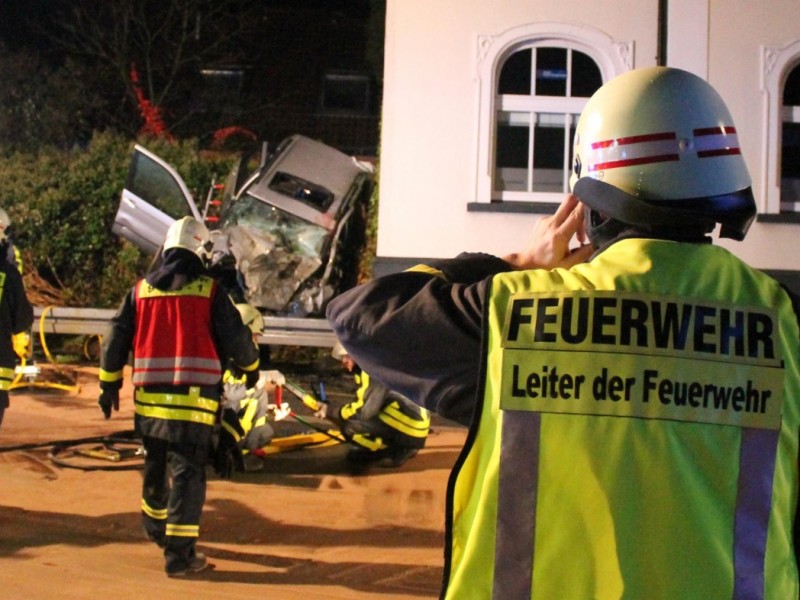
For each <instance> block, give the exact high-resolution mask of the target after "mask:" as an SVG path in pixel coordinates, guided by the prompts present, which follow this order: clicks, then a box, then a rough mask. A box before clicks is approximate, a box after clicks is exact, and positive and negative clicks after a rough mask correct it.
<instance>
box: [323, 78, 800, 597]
mask: <svg viewBox="0 0 800 600" xmlns="http://www.w3.org/2000/svg"><path fill="white" fill-rule="evenodd" d="M573 156H574V164H573V173H572V177H571V180H570V188H571V191H572V193H571V194H569V195H568V196H567V198H566V199H565V200H564V201H563V202H562V204H561V205H560V206H559V208H558V209H557V210H556V212H555V214H553V215H550V216H547V217H542V218H541V219H539V220H538V221H537V223H536V225H535V227H534V231H533V236H532V238H531V241H530V242H529V245H528V246H527V247H525V248H523V250H522V251H520V252H516V253H512V254H508V255H506V256H504V257H503V258H500V257H498V256H492V255H488V254H480V253H465V254H462V255H459V256H458V257H456V258H453V259H448V260H441V261H434V262H432V263H431V264H428V265H425V267H424V268H418V269H412V270H410V271H407V272H403V273H395V274H391V275H387V276H384V277H379V278H376V279H374V280H372V281H370V282H367V283H365V284H363V285H361V286H359V287H356V288H353V289H352V290H348V291H347V292H345V293H344V294H342V295H340V296H338V297H337V298H334V299H333V300H332V301H331V302H330V304H329V305H328V310H327V315H328V319H329V321H330V322H331V324H332V326H333V330H334V332H335V333H336V335H337V337H338V339H339V340H341V342H342V344H343V345H344V347H345V348H347V350H348V352H350V353H351V354H352V355H353V357H354V358H355V359H356V360H357V361H358V362H359V364H361V365H362V366H363V367H364V368H365V369H366V370H368V371H369V372H370V374H371V375H372V376H373V377H374V378H376V379H380V380H381V381H382V382H383V383H384V384H385V385H387V386H389V387H390V388H392V389H396V390H398V391H399V392H401V393H403V394H405V395H407V396H408V397H409V398H411V399H413V400H415V401H417V402H420V403H422V404H424V405H425V406H427V407H428V408H429V409H431V410H433V411H436V412H438V413H439V414H441V415H443V416H445V417H449V418H450V419H453V420H455V421H458V422H461V423H463V424H465V425H469V426H470V430H469V433H468V435H467V439H466V443H465V446H464V449H463V451H462V453H461V455H460V456H459V458H458V460H457V461H456V463H455V466H454V468H453V472H452V474H451V478H450V482H449V485H448V497H447V531H446V536H445V537H446V540H447V546H446V548H445V568H444V577H443V582H444V588H443V590H442V594H441V597H442V598H447V599H450V598H453V599H460V598H475V599H482V598H503V599H504V600H506V599H521V598H524V599H525V600H530V599H531V598H559V599H576V600H582V599H584V598H622V597H625V598H648V599H660V600H667V599H673V598H765V599H771V600H779V599H785V598H797V597H798V591H799V589H800V578H799V577H798V560H797V548H798V541H797V540H798V538H797V523H798V492H799V490H800V480H799V477H800V476H799V475H798V462H797V461H798V459H797V457H798V455H800V436H799V435H798V432H800V327H798V306H800V300H799V299H798V297H797V296H796V295H795V294H792V293H791V292H790V291H789V290H787V289H786V288H785V286H783V285H781V283H780V282H778V281H776V280H775V279H773V278H772V277H770V276H768V275H767V274H765V273H763V272H761V271H760V270H758V269H755V268H753V267H751V266H749V265H747V264H746V263H745V262H743V261H742V260H740V259H739V258H737V257H736V256H735V255H734V254H732V253H731V252H729V251H728V250H727V249H725V248H724V247H722V246H721V245H717V244H713V243H712V240H713V238H712V233H714V232H718V235H719V236H720V237H728V238H731V239H733V240H742V239H744V237H745V234H746V233H747V231H748V228H749V227H750V224H751V222H752V221H753V219H754V218H755V215H756V204H755V200H754V198H753V193H752V189H751V182H750V177H749V174H748V172H747V167H746V165H745V162H744V159H743V157H742V155H741V151H740V148H739V140H738V138H737V132H736V128H735V126H734V124H733V120H732V118H731V115H730V113H729V111H728V109H727V107H726V106H725V103H724V102H723V100H722V99H721V98H720V96H719V94H718V93H717V92H716V90H714V89H713V88H712V87H711V86H710V85H709V84H708V83H707V82H706V81H704V80H703V79H701V78H699V77H697V76H696V75H693V74H691V73H688V72H686V71H683V70H680V69H673V68H668V67H650V68H643V69H635V70H633V71H630V72H627V73H624V74H622V75H620V76H618V77H616V78H614V79H612V80H611V81H609V82H608V83H606V84H605V85H603V86H602V87H601V88H600V89H599V90H598V91H597V92H596V93H595V94H594V95H593V96H592V97H591V99H590V100H589V101H588V102H587V104H586V106H585V108H584V109H583V112H582V113H581V116H580V119H579V121H578V123H577V128H576V132H575V139H574V150H573ZM587 237H588V240H589V241H590V242H591V243H590V244H585V243H584V242H585V241H586V240H587Z"/></svg>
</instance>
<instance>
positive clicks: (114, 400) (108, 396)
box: [97, 390, 119, 419]
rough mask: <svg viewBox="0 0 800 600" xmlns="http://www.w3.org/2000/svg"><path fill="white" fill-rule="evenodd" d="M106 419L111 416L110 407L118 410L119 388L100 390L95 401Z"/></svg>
mask: <svg viewBox="0 0 800 600" xmlns="http://www.w3.org/2000/svg"><path fill="white" fill-rule="evenodd" d="M97 403H98V404H99V405H100V410H102V411H103V415H104V416H105V418H106V419H110V418H111V409H112V408H113V409H114V410H119V390H101V391H100V399H99V400H98V401H97Z"/></svg>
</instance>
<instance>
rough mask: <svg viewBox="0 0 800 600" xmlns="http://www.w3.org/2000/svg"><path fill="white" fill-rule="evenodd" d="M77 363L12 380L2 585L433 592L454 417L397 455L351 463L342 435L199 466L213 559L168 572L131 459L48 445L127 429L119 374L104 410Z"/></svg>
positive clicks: (90, 595) (4, 449)
mask: <svg viewBox="0 0 800 600" xmlns="http://www.w3.org/2000/svg"><path fill="white" fill-rule="evenodd" d="M75 373H76V374H77V380H76V388H75V389H72V388H68V389H53V388H52V387H46V386H45V385H43V383H44V382H45V381H46V380H49V379H50V378H49V377H48V376H47V372H46V369H45V373H43V377H41V378H37V380H36V382H37V383H36V384H35V385H33V386H30V387H25V388H21V389H17V390H14V391H12V397H11V408H10V409H9V410H8V411H6V417H5V421H4V422H3V425H2V428H1V429H0V490H1V491H0V597H1V598H4V599H6V600H17V599H25V600H28V599H48V600H59V599H62V598H63V599H70V600H75V599H94V598H102V599H103V600H126V599H145V598H150V599H152V600H156V599H159V598H174V599H182V598H193V599H205V598H209V599H212V598H213V599H214V600H222V599H225V598H237V599H243V598H261V597H263V598H270V599H277V600H281V599H298V598H303V599H307V600H324V599H339V598H341V599H345V598H346V599H348V600H360V599H367V598H387V599H392V600H404V599H408V600H419V599H423V598H437V597H438V591H439V585H440V579H441V573H442V548H443V540H444V528H443V525H444V504H445V486H446V482H447V475H448V473H449V470H450V468H451V466H452V464H453V462H454V461H455V459H456V457H457V454H458V451H459V449H460V448H461V445H462V443H463V440H464V435H465V431H464V430H463V429H460V428H457V427H453V426H452V425H451V424H447V423H436V424H435V425H434V428H433V430H432V433H431V435H430V437H429V439H428V444H427V446H426V448H425V449H424V450H423V451H422V452H421V453H420V454H419V455H418V456H417V457H415V458H414V459H412V460H411V461H409V462H407V463H406V464H405V465H403V466H402V467H400V468H397V469H378V468H375V469H371V470H369V471H368V472H366V473H364V474H359V475H355V474H353V473H352V472H350V471H349V470H348V469H347V466H346V463H345V461H344V451H345V449H346V448H345V447H344V446H343V445H333V446H329V447H326V448H315V449H305V450H300V451H293V452H283V453H280V454H276V455H273V456H270V457H267V458H266V459H264V469H263V470H261V471H253V472H246V473H238V474H236V475H235V477H234V479H233V480H221V479H219V478H217V477H216V476H215V475H214V474H213V472H212V471H210V470H209V484H208V497H207V501H206V506H205V512H204V516H203V521H202V523H201V534H200V540H199V542H198V548H199V549H200V550H202V551H203V552H205V553H206V554H207V555H208V557H209V562H210V563H211V564H212V568H211V569H209V570H206V571H204V572H202V573H200V574H197V575H195V576H194V577H193V578H191V579H190V578H186V579H169V578H167V577H166V576H165V574H164V562H163V557H162V556H161V551H160V550H159V549H158V548H157V547H156V546H155V545H154V544H152V543H150V542H148V541H146V540H145V539H144V537H143V535H142V533H141V529H140V525H139V503H140V493H141V488H140V486H141V473H140V471H139V470H138V469H137V468H136V463H137V459H131V460H130V461H126V462H120V463H112V462H110V461H107V460H105V461H104V460H95V459H87V461H86V462H85V463H83V464H84V465H89V466H101V467H103V470H88V471H87V470H82V469H75V468H69V467H62V466H58V465H56V464H54V463H53V462H52V461H51V460H50V459H49V457H48V454H49V453H50V452H51V451H52V449H53V445H52V442H54V441H58V440H77V439H82V438H89V437H92V436H103V435H111V434H113V433H117V432H121V431H129V430H130V429H132V423H133V408H132V402H131V400H130V398H131V395H130V394H131V390H130V388H129V387H126V388H124V389H123V394H122V407H121V410H120V412H119V413H115V414H114V416H113V417H112V419H110V420H108V421H106V420H105V419H103V416H102V414H101V413H100V410H99V409H98V407H97V404H96V399H97V384H96V373H97V369H96V368H92V367H81V368H80V369H79V370H77V371H76V372H75ZM330 389H331V386H329V390H330ZM335 393H336V392H335V391H333V392H331V395H333V394H335ZM35 444H38V445H39V446H38V447H36V448H32V447H30V446H31V445H35ZM21 445H25V446H26V448H25V449H15V450H8V449H9V448H12V447H13V448H18V447H19V446H21ZM57 456H59V457H60V456H67V454H63V453H59V454H57ZM120 465H122V466H126V467H127V468H125V469H124V470H113V471H112V470H105V469H107V468H114V467H118V466H120Z"/></svg>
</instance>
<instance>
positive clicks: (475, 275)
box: [327, 254, 509, 425]
mask: <svg viewBox="0 0 800 600" xmlns="http://www.w3.org/2000/svg"><path fill="white" fill-rule="evenodd" d="M427 267H428V268H427V269H426V270H410V271H406V272H403V273H396V274H393V275H387V276H385V277H380V278H377V279H374V280H373V281H370V282H368V283H365V284H363V285H361V286H358V287H356V288H353V289H351V290H349V291H347V292H345V293H343V294H341V295H339V296H337V297H336V298H334V299H333V300H331V302H330V303H329V305H328V309H327V317H328V320H329V322H330V324H331V326H332V328H333V331H334V333H335V334H336V336H337V338H338V339H339V341H340V342H341V343H342V345H343V346H344V347H345V348H346V349H347V351H348V352H349V353H350V354H351V356H353V358H354V359H355V361H356V362H357V363H358V364H359V365H360V366H361V367H362V368H363V369H364V370H365V371H367V372H368V373H369V374H370V377H373V378H375V379H377V380H378V381H380V382H382V383H383V384H384V385H386V386H387V387H388V388H389V389H392V390H396V391H397V392H399V393H401V394H403V395H404V396H407V397H408V398H410V399H411V400H413V401H414V402H416V403H418V404H421V405H423V406H425V407H426V408H428V409H430V410H432V411H434V412H436V413H438V414H440V415H442V416H444V417H447V418H449V419H452V420H454V421H457V422H459V423H462V424H465V425H466V424H468V423H469V421H470V418H471V416H472V410H473V407H474V404H475V400H476V392H477V389H476V388H477V384H478V374H479V369H480V360H481V337H482V335H483V311H484V304H485V298H486V296H487V293H488V290H489V286H490V285H491V277H492V275H494V274H496V273H499V272H502V271H507V270H509V266H508V264H507V263H506V262H505V261H503V260H501V259H499V258H497V257H494V256H489V255H486V254H462V255H460V256H458V257H457V258H455V259H449V260H442V261H433V262H431V263H430V264H428V265H427Z"/></svg>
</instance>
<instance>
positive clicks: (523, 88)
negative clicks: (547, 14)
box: [470, 23, 632, 210]
mask: <svg viewBox="0 0 800 600" xmlns="http://www.w3.org/2000/svg"><path fill="white" fill-rule="evenodd" d="M478 45H479V60H478V63H479V64H478V67H479V68H478V70H479V74H478V80H479V88H480V94H481V96H480V99H479V133H478V139H479V141H478V154H477V161H478V164H477V169H476V172H477V173H478V178H477V181H476V195H475V201H476V204H477V205H478V206H476V205H470V208H471V209H473V210H486V209H488V208H489V207H488V206H485V205H487V204H489V205H492V204H493V205H497V203H512V202H516V203H518V204H517V207H518V208H520V209H530V206H527V207H523V206H521V204H520V203H527V204H529V203H537V204H545V205H549V204H551V203H552V204H555V203H558V202H560V201H561V196H562V195H563V193H564V192H565V191H567V190H568V189H569V173H570V166H571V161H572V137H573V134H574V132H575V126H576V124H577V120H578V116H579V115H580V113H581V111H582V110H583V107H584V106H585V104H586V102H587V100H588V99H589V97H590V96H591V95H592V93H594V91H595V90H596V89H597V88H599V87H600V86H601V85H602V84H603V83H604V82H605V81H607V80H608V79H610V78H611V77H613V76H615V75H617V74H619V73H621V72H623V71H626V70H628V69H630V68H631V64H630V60H631V58H632V57H631V56H630V55H631V45H630V44H627V45H626V44H619V43H615V42H613V41H612V40H611V39H610V38H608V36H606V35H605V34H602V33H599V32H597V31H595V30H593V29H590V28H586V27H578V26H574V25H564V24H560V23H552V24H543V23H538V24H531V25H526V26H523V27H518V28H515V29H513V30H510V31H508V32H506V33H504V34H502V35H500V36H497V37H493V36H481V37H480V39H479V44H478ZM481 204H483V205H484V206H480V205H481ZM508 208H509V206H508V205H507V206H506V207H505V209H508Z"/></svg>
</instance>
